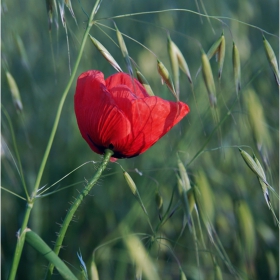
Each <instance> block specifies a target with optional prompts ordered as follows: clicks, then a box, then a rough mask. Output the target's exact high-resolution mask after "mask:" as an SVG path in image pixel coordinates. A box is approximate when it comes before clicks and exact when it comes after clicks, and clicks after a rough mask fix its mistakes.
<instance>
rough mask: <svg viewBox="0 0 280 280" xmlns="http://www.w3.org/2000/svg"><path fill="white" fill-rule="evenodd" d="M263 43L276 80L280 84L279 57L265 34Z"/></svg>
mask: <svg viewBox="0 0 280 280" xmlns="http://www.w3.org/2000/svg"><path fill="white" fill-rule="evenodd" d="M263 44H264V49H265V53H266V57H267V59H268V62H269V64H270V67H271V69H272V71H273V74H274V77H275V79H276V82H277V84H278V85H279V86H280V79H279V68H278V63H277V58H276V55H275V53H274V51H273V49H272V47H271V45H270V44H269V42H268V41H267V40H266V38H265V37H264V36H263Z"/></svg>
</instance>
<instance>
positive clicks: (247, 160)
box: [239, 148, 266, 183]
mask: <svg viewBox="0 0 280 280" xmlns="http://www.w3.org/2000/svg"><path fill="white" fill-rule="evenodd" d="M239 152H240V154H241V156H242V158H243V159H244V161H245V163H246V164H247V165H248V167H249V168H250V169H251V170H252V171H253V172H254V173H255V174H256V175H257V176H258V177H259V178H260V179H262V181H263V182H265V183H266V178H265V177H264V176H263V172H262V171H261V170H260V168H259V166H258V164H257V163H256V162H255V161H254V159H253V158H252V157H251V156H250V155H249V154H248V153H247V152H245V151H244V150H242V149H240V148H239Z"/></svg>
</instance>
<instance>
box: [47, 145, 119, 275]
mask: <svg viewBox="0 0 280 280" xmlns="http://www.w3.org/2000/svg"><path fill="white" fill-rule="evenodd" d="M112 154H113V152H112V151H111V150H105V155H104V159H103V161H102V163H101V165H100V166H99V168H98V169H97V171H96V173H95V175H94V176H93V178H92V179H91V181H90V182H89V183H88V184H87V185H86V186H85V188H84V189H83V191H82V192H81V193H80V194H79V195H78V197H77V198H76V199H75V201H74V202H73V204H72V206H71V208H70V209H69V211H68V212H67V215H66V217H65V219H64V221H63V223H62V226H61V228H60V231H59V234H58V237H57V240H56V243H55V245H54V250H53V251H54V252H55V253H56V254H57V255H58V254H59V251H60V248H61V246H62V243H63V239H64V237H65V234H66V231H67V229H68V226H69V224H70V222H71V221H72V219H73V216H74V214H75V213H76V210H77V209H78V207H79V206H80V204H81V202H82V201H83V199H84V198H85V197H86V196H87V194H88V193H89V191H90V190H91V189H92V187H93V186H94V185H95V184H96V182H97V181H98V179H99V178H100V176H101V174H102V172H103V171H104V169H105V168H106V166H107V164H108V162H109V160H110V157H111V156H112ZM53 268H54V265H53V264H50V266H49V271H48V278H47V279H50V276H51V275H52V273H53Z"/></svg>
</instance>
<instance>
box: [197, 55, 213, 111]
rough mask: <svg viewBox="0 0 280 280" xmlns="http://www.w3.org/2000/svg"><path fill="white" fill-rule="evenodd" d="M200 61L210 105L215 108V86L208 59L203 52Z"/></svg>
mask: <svg viewBox="0 0 280 280" xmlns="http://www.w3.org/2000/svg"><path fill="white" fill-rule="evenodd" d="M201 61H202V73H203V78H204V83H205V86H206V89H207V92H208V96H209V101H210V105H211V106H212V107H215V106H216V105H217V99H216V86H215V82H214V78H213V73H212V69H211V66H210V62H209V59H208V57H207V55H206V54H205V53H204V52H203V54H202V56H201Z"/></svg>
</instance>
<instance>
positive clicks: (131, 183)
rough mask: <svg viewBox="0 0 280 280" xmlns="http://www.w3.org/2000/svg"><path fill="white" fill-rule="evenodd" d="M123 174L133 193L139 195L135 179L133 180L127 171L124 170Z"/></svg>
mask: <svg viewBox="0 0 280 280" xmlns="http://www.w3.org/2000/svg"><path fill="white" fill-rule="evenodd" d="M123 176H124V178H125V180H126V182H127V184H128V186H129V188H130V190H131V192H132V193H133V195H135V196H137V194H138V191H137V187H136V184H135V183H134V181H133V180H132V178H131V177H130V175H129V174H128V173H127V172H126V171H124V172H123Z"/></svg>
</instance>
